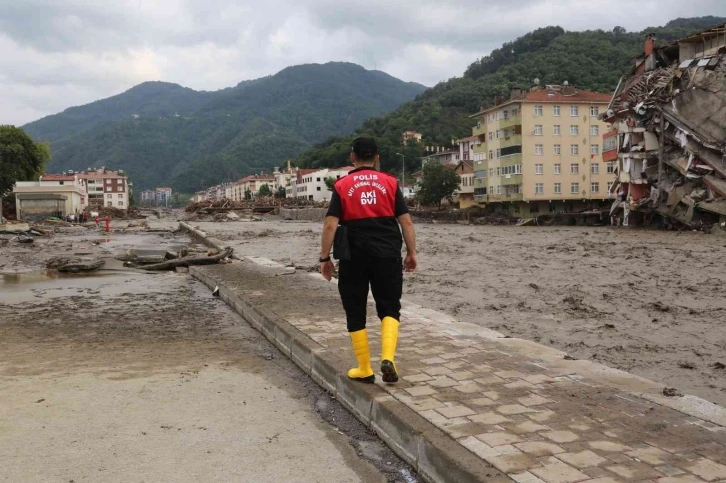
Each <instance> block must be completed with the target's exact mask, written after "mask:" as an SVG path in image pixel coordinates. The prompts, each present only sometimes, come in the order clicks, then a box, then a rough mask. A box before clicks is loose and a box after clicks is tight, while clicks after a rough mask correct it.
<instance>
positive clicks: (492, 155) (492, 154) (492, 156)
mask: <svg viewBox="0 0 726 483" xmlns="http://www.w3.org/2000/svg"><path fill="white" fill-rule="evenodd" d="M489 159H494V151H492V150H491V149H490V150H489Z"/></svg>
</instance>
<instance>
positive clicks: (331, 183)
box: [325, 176, 338, 191]
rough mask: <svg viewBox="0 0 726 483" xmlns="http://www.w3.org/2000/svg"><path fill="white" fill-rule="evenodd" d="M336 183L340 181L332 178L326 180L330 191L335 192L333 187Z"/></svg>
mask: <svg viewBox="0 0 726 483" xmlns="http://www.w3.org/2000/svg"><path fill="white" fill-rule="evenodd" d="M336 181H338V180H337V179H335V178H333V177H332V176H330V177H328V178H325V186H326V187H327V188H328V191H333V186H334V185H335V182H336Z"/></svg>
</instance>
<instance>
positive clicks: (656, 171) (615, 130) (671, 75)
mask: <svg viewBox="0 0 726 483" xmlns="http://www.w3.org/2000/svg"><path fill="white" fill-rule="evenodd" d="M601 118H602V119H603V120H604V121H606V122H607V123H609V124H610V126H611V129H610V130H609V131H608V132H606V133H605V134H604V136H603V155H602V156H603V161H604V162H605V163H606V165H607V170H608V172H612V173H613V174H614V176H615V182H614V183H613V184H612V186H611V194H612V195H613V196H614V197H615V200H616V201H615V202H614V203H613V206H612V210H611V215H612V216H613V217H622V218H623V224H624V225H640V224H653V225H661V226H666V227H675V228H680V227H690V228H698V229H704V230H705V229H714V228H718V227H719V226H720V227H721V228H724V226H726V225H724V223H725V222H726V162H725V161H724V154H725V153H726V142H725V141H724V138H725V137H726V136H725V130H726V24H723V25H718V26H716V27H712V28H709V29H706V30H703V31H702V32H698V33H696V34H693V35H691V36H689V37H686V38H684V39H681V40H678V41H675V42H671V43H669V44H667V45H663V46H659V47H657V46H656V39H655V37H654V36H653V35H649V36H648V37H647V38H646V39H645V45H644V52H643V54H642V55H641V56H639V57H637V58H636V59H635V67H634V68H633V71H632V72H631V73H630V74H629V75H626V76H624V77H623V78H621V80H620V82H619V84H618V87H617V89H616V90H615V93H614V94H613V97H612V100H611V101H610V104H609V105H608V108H607V109H606V111H605V112H604V113H602V114H601Z"/></svg>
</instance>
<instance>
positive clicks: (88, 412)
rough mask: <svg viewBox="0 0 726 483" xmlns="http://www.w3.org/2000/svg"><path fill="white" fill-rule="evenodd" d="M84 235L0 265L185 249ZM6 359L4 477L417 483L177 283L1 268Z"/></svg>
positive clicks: (188, 282) (1, 394)
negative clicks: (139, 249)
mask: <svg viewBox="0 0 726 483" xmlns="http://www.w3.org/2000/svg"><path fill="white" fill-rule="evenodd" d="M84 236H85V235H84ZM84 236H81V237H77V238H74V237H70V238H69V237H67V236H64V235H58V236H56V237H55V238H54V239H53V240H46V241H45V242H47V243H48V244H47V245H46V246H44V247H43V248H42V249H40V248H38V247H36V248H29V247H22V248H21V249H20V250H16V249H15V248H16V247H13V246H11V245H7V246H5V247H3V248H4V249H3V250H2V252H0V265H3V266H5V267H6V268H7V267H12V268H14V269H23V268H27V267H28V264H30V265H31V266H32V265H38V264H39V263H40V261H42V260H43V259H45V258H47V257H51V256H57V255H59V254H60V253H59V252H67V251H70V252H83V253H87V252H92V253H93V254H94V255H98V254H103V253H104V252H105V251H109V252H113V251H114V250H118V249H122V248H123V247H126V246H130V245H134V244H136V243H139V242H141V243H143V244H145V245H160V244H163V243H172V244H173V243H184V242H186V240H184V238H183V237H181V236H178V235H177V236H174V237H169V236H166V235H164V234H128V235H116V234H112V235H111V236H110V237H109V238H108V239H107V240H110V241H105V242H103V243H99V244H93V241H91V240H90V239H86V238H84ZM94 240H95V239H94ZM40 242H43V240H39V243H40ZM23 260H26V262H25V263H24V262H23ZM119 270H120V269H119ZM0 272H2V270H0ZM0 354H2V357H0V468H1V470H0V481H24V482H25V481H27V482H35V481H37V482H51V481H52V482H56V481H57V482H69V481H70V482H74V481H75V482H80V481H108V482H111V481H179V482H184V481H190V482H191V481H210V482H212V481H220V482H222V481H260V482H277V481H310V482H312V481H316V482H317V481H320V482H323V481H325V482H339V481H346V482H358V481H366V482H367V481H380V482H383V481H402V482H415V481H417V480H416V477H415V475H413V474H412V472H411V470H410V468H409V467H408V466H406V465H405V464H403V463H402V462H401V461H400V460H399V459H398V458H396V457H395V456H394V455H393V454H392V453H391V452H390V450H389V449H388V448H387V447H386V446H385V445H384V444H383V443H381V442H380V440H378V439H377V438H376V437H375V435H373V434H372V433H370V432H369V431H368V430H367V429H366V428H364V427H363V426H362V425H360V424H359V423H358V422H357V421H356V420H355V419H354V418H353V417H352V416H351V415H350V413H348V412H347V411H345V410H344V409H343V408H342V407H341V406H340V405H339V404H338V403H337V402H336V401H335V400H334V399H331V397H330V396H329V395H328V394H327V393H325V392H324V391H323V390H321V389H320V388H319V387H318V386H317V385H316V384H315V383H313V382H312V381H311V380H310V379H309V378H308V377H307V376H306V375H305V374H303V373H302V372H301V371H299V370H298V369H297V367H296V366H295V365H294V364H293V363H292V362H290V361H289V360H288V359H287V358H285V357H284V356H283V355H282V354H280V353H279V352H278V351H277V350H276V349H275V348H274V347H273V346H272V345H270V344H269V343H268V342H267V340H266V339H265V338H264V337H263V336H261V335H260V334H259V333H258V332H257V331H255V330H254V329H252V328H251V327H250V326H249V325H248V324H246V322H244V321H243V320H242V319H240V318H239V317H238V316H237V315H236V314H235V313H233V312H232V311H231V310H230V309H229V308H228V307H227V306H226V305H225V304H224V303H223V302H222V301H220V300H219V299H217V298H214V297H212V296H211V293H210V291H209V290H208V289H207V288H206V287H204V286H203V285H202V284H201V283H199V282H196V281H194V280H193V279H191V278H190V277H189V276H188V275H185V274H177V273H173V272H172V273H160V274H145V273H143V274H142V273H129V272H121V271H107V272H101V273H96V274H94V275H92V276H82V277H76V276H70V277H63V276H60V277H59V276H57V275H49V274H45V273H43V272H38V271H34V272H27V271H25V272H24V273H22V274H18V273H12V274H5V275H0ZM311 449H314V450H312V451H311Z"/></svg>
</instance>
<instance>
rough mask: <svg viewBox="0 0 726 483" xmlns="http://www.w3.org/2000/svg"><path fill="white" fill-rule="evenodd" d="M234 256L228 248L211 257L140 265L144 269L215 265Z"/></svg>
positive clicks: (187, 258)
mask: <svg viewBox="0 0 726 483" xmlns="http://www.w3.org/2000/svg"><path fill="white" fill-rule="evenodd" d="M231 256H232V249H231V248H226V249H225V250H224V251H223V252H222V253H220V254H219V255H214V256H211V257H186V258H178V259H176V260H169V261H168V262H162V263H155V264H153V265H146V266H145V267H139V268H141V269H143V270H173V269H175V268H176V267H190V266H192V265H213V264H215V263H218V262H219V261H220V260H223V259H225V258H229V257H231Z"/></svg>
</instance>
